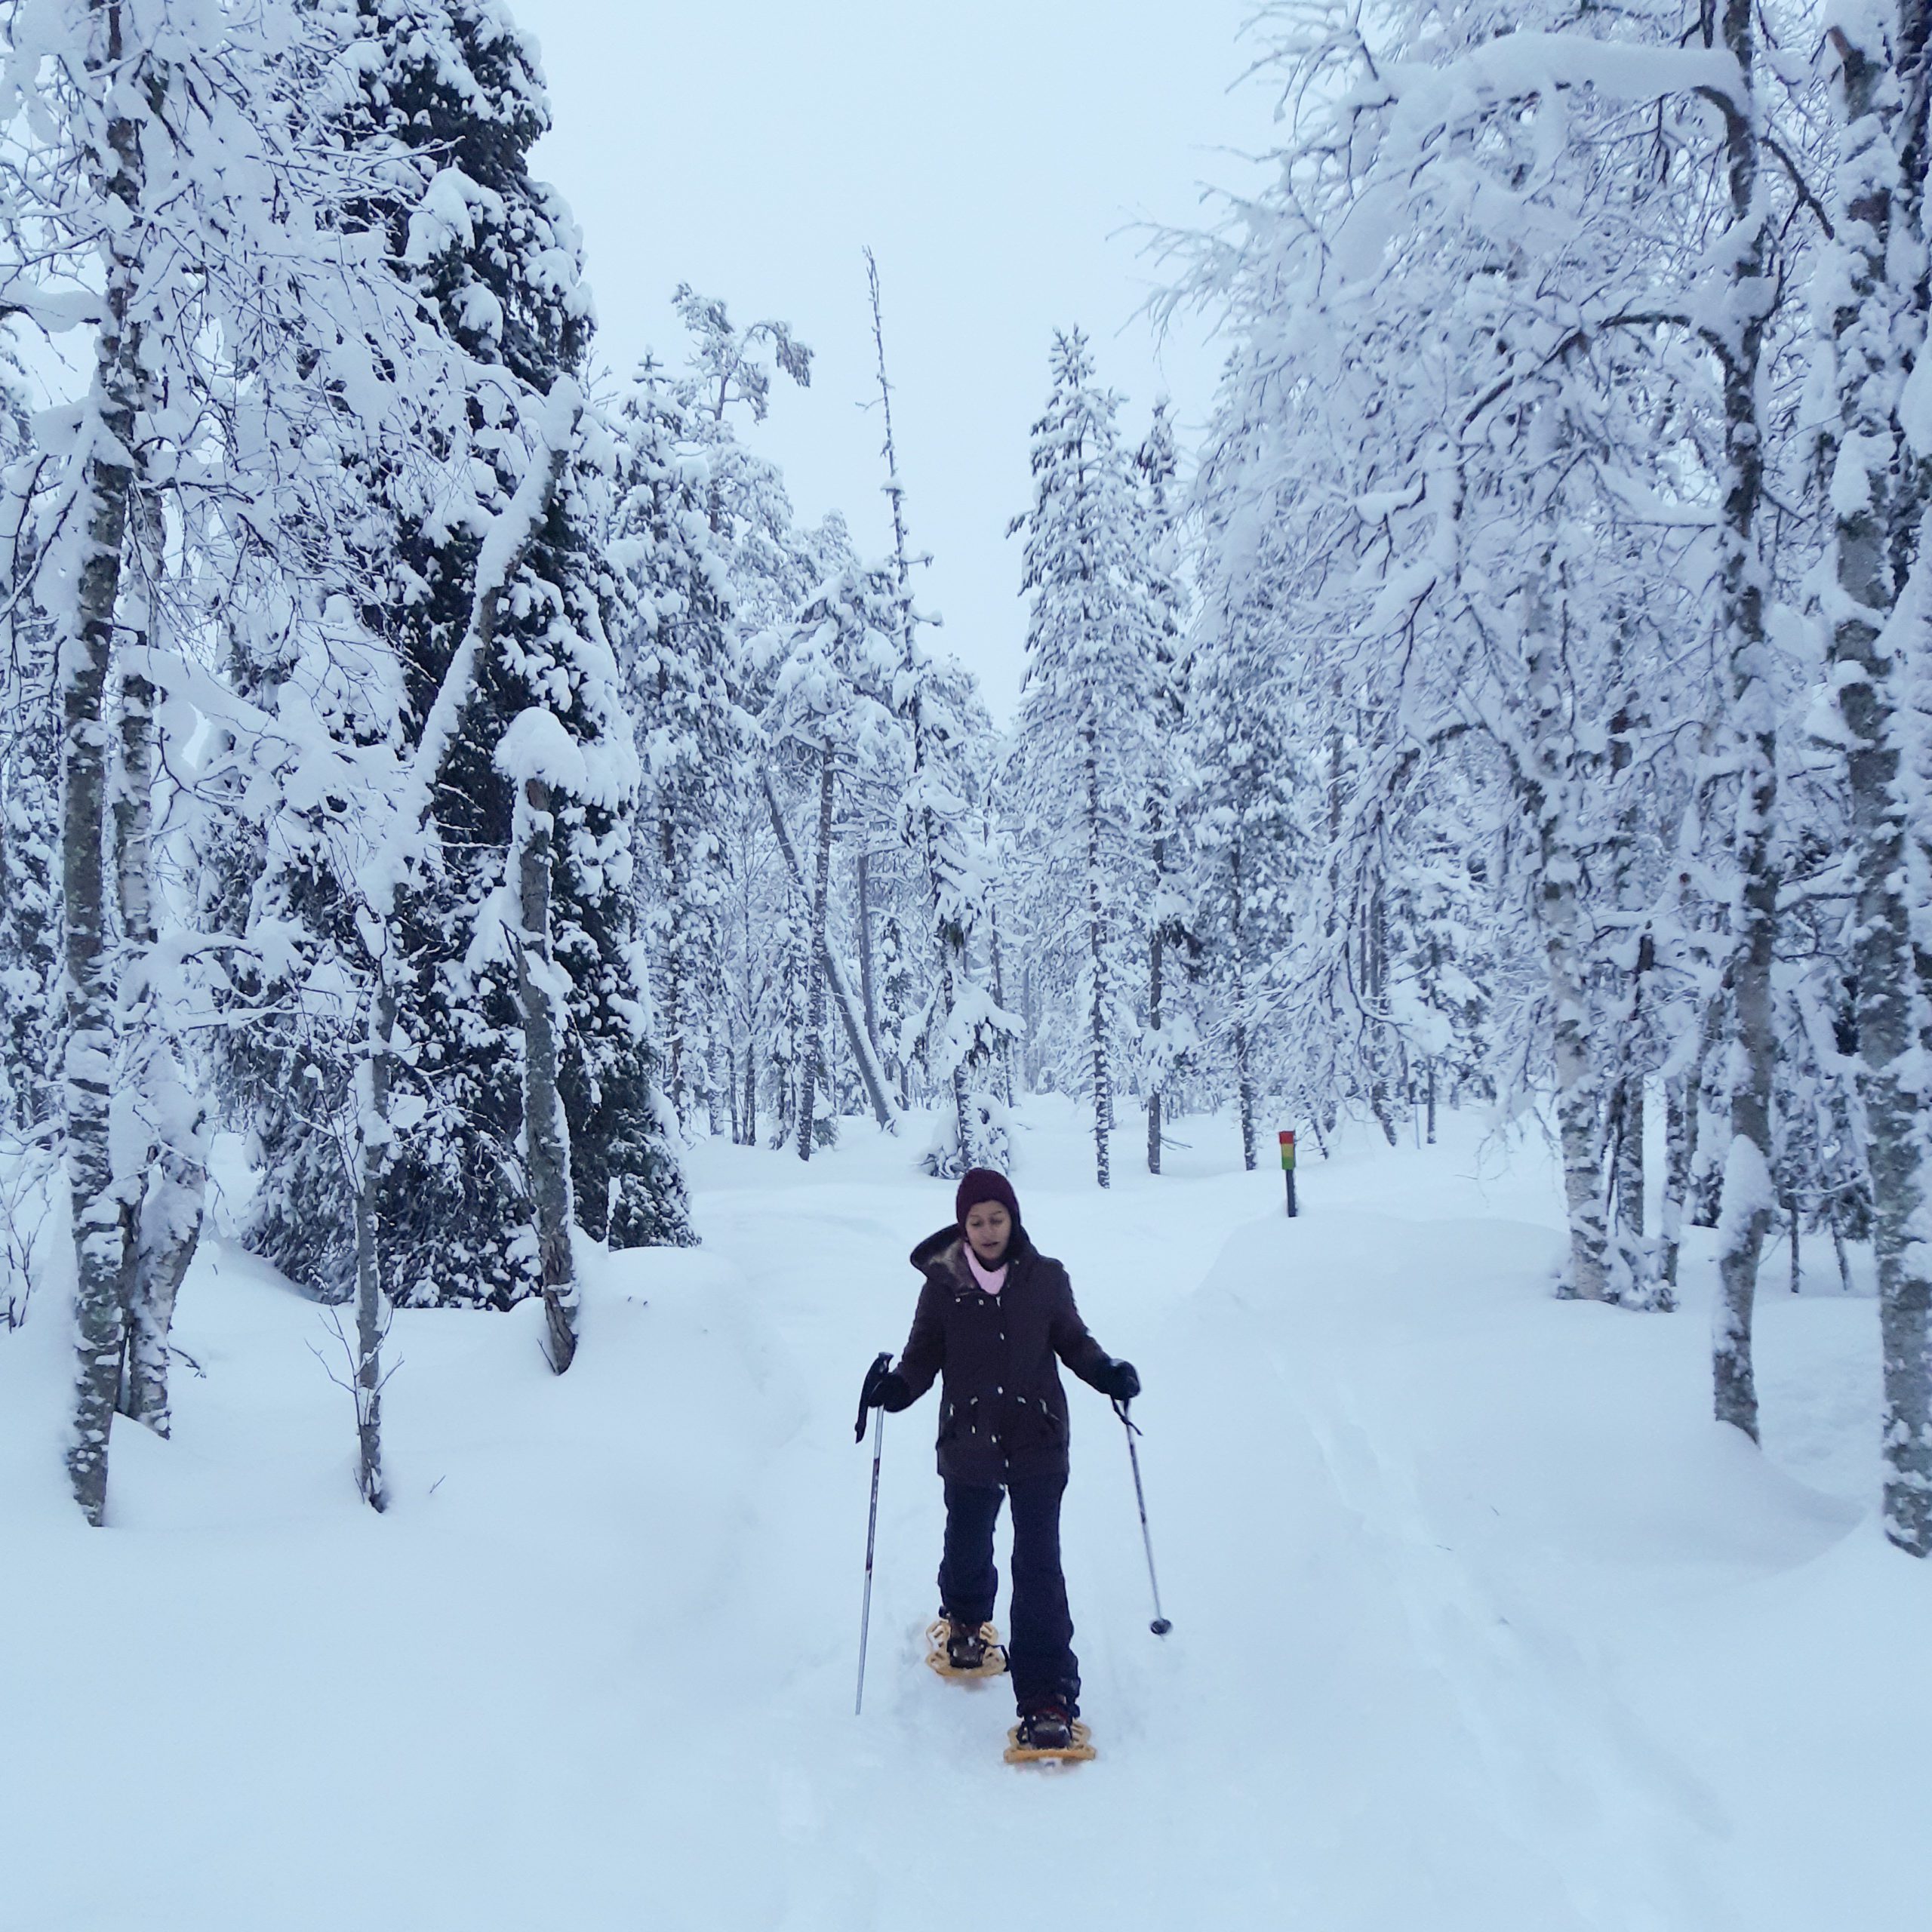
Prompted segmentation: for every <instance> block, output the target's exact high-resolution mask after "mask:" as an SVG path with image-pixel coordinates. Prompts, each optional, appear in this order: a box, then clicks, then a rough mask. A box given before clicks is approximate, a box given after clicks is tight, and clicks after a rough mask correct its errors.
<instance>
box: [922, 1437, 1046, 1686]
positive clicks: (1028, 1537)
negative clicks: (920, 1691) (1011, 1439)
mask: <svg viewBox="0 0 1932 1932" xmlns="http://www.w3.org/2000/svg"><path fill="white" fill-rule="evenodd" d="M1002 1494H1004V1495H1008V1496H1011V1497H1012V1499H1013V1603H1012V1625H1013V1627H1012V1629H1011V1632H1009V1633H1008V1642H1007V1646H1006V1657H1007V1667H1008V1669H1009V1670H1010V1671H1011V1672H1012V1675H1013V1696H1014V1702H1015V1703H1017V1704H1018V1706H1020V1709H1022V1710H1025V1709H1026V1708H1027V1706H1029V1704H1031V1703H1033V1702H1035V1700H1038V1699H1039V1698H1041V1697H1051V1696H1052V1695H1053V1694H1054V1693H1056V1692H1057V1693H1058V1694H1060V1696H1062V1697H1065V1698H1066V1701H1067V1704H1068V1706H1069V1709H1073V1710H1075V1711H1077V1710H1078V1709H1079V1706H1080V1662H1079V1660H1078V1658H1077V1657H1075V1655H1074V1654H1073V1618H1072V1614H1070V1613H1069V1611H1068V1609H1067V1607H1066V1578H1065V1577H1063V1576H1062V1575H1061V1574H1060V1498H1061V1497H1063V1495H1064V1494H1066V1478H1065V1477H1064V1476H1058V1475H1056V1476H1050V1477H1048V1478H1046V1479H1045V1480H1044V1481H1019V1482H1014V1483H1009V1484H1008V1485H1007V1487H1006V1488H1005V1489H1004V1491H1001V1490H999V1489H997V1488H987V1489H983V1488H981V1487H979V1486H978V1485H977V1484H971V1483H960V1482H949V1483H948V1484H946V1553H945V1555H944V1556H943V1558H942V1559H941V1561H940V1566H939V1600H940V1604H941V1605H942V1607H943V1608H944V1610H945V1611H946V1614H947V1615H948V1616H949V1617H953V1618H955V1619H956V1620H958V1621H959V1622H960V1623H985V1622H986V1621H987V1620H988V1619H989V1618H990V1617H992V1614H993V1598H995V1596H996V1595H998V1591H999V1572H998V1571H997V1570H996V1569H995V1568H994V1567H993V1524H995V1522H996V1521H998V1518H999V1503H1000V1497H1001V1495H1002Z"/></svg>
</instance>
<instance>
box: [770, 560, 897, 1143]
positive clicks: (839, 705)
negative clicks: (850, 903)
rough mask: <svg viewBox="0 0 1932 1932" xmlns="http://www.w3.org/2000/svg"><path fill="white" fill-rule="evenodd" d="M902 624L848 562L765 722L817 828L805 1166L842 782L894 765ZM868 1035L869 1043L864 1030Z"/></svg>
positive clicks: (873, 582)
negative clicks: (788, 758)
mask: <svg viewBox="0 0 1932 1932" xmlns="http://www.w3.org/2000/svg"><path fill="white" fill-rule="evenodd" d="M897 619H898V604H897V593H896V586H895V580H894V575H893V573H892V572H891V570H890V569H889V568H884V567H880V566H870V567H869V566H866V565H862V564H860V563H859V562H858V561H856V560H855V559H849V558H848V560H847V561H845V562H844V564H843V565H842V566H841V568H840V569H839V570H838V573H837V574H836V575H835V576H834V577H832V578H830V579H829V580H828V581H827V582H826V584H825V585H824V586H823V588H822V589H820V592H819V593H818V594H817V596H815V597H814V598H813V599H812V600H811V602H810V603H809V604H808V605H806V607H805V608H804V611H802V612H801V614H800V615H799V618H798V623H797V624H796V625H795V626H794V627H793V628H792V632H790V634H789V636H788V637H787V638H786V642H785V647H784V652H783V659H782V661H781V662H780V664H779V666H778V668H777V674H776V676H775V678H774V681H773V689H772V700H771V707H770V709H769V711H768V714H767V716H766V718H765V721H764V736H765V738H766V740H767V742H768V744H769V745H770V746H771V748H772V749H773V751H774V753H782V752H788V751H789V752H790V753H791V754H792V756H793V757H794V758H796V759H798V761H801V762H802V764H804V767H805V768H806V771H807V772H808V775H809V782H808V786H807V791H808V795H809V796H810V797H811V800H812V811H811V817H812V819H813V821H814V832H813V835H812V842H811V854H812V857H811V875H810V881H809V889H810V907H811V910H810V914H809V918H810V927H809V930H808V934H807V937H806V941H805V958H804V1010H803V1012H802V1014H801V1015H800V1016H799V1023H800V1024H801V1026H802V1028H803V1029H804V1030H803V1034H802V1047H803V1053H802V1056H801V1060H800V1063H799V1066H798V1078H797V1089H796V1091H797V1096H798V1105H797V1121H796V1135H797V1143H798V1158H800V1159H801V1160H809V1159H811V1152H812V1147H813V1144H814V1127H815V1125H816V1124H817V1099H818V1095H819V1094H820V1092H821V1091H829V1084H830V1083H829V1078H828V1075H827V1070H826V1041H825V1028H826V980H827V977H828V974H829V962H830V961H831V959H832V945H831V929H830V924H829V919H830V910H831V890H832V841H833V837H834V834H835V830H836V828H837V825H838V790H839V781H840V775H841V771H847V770H849V769H851V768H858V767H861V766H864V765H867V764H877V763H879V762H881V761H896V758H897V753H898V750H899V746H898V743H897V737H898V734H897V731H896V729H895V728H894V725H893V722H892V719H891V711H890V709H889V708H888V704H887V703H886V702H885V700H886V697H887V696H888V694H889V691H890V687H891V678H892V675H893V673H894V669H896V665H897V641H896V632H897ZM848 988H849V979H848ZM848 998H849V992H848ZM848 1030H849V1029H848ZM860 1033H861V1038H863V1029H860ZM854 1044H855V1046H856V1045H857V1044H858V1042H857V1041H855V1042H854ZM828 1124H829V1122H828Z"/></svg>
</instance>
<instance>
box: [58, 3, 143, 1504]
mask: <svg viewBox="0 0 1932 1932" xmlns="http://www.w3.org/2000/svg"><path fill="white" fill-rule="evenodd" d="M95 11H96V13H97V16H98V17H100V20H102V22H103V24H104V26H105V29H106V31H105V35H104V39H105V46H104V48H103V54H102V56H101V57H97V58H91V59H90V60H89V62H88V78H89V81H90V82H97V83H99V84H100V85H102V87H103V88H106V86H107V85H109V80H110V75H111V77H112V83H111V84H112V85H115V86H118V87H127V88H134V87H137V86H138V85H140V81H139V79H138V78H137V76H135V75H130V74H127V73H125V72H120V71H119V69H121V66H122V62H123V60H124V59H125V50H124V48H123V47H122V42H121V24H120V16H119V12H118V9H116V8H109V7H106V6H99V7H97V8H96V9H95ZM93 161H94V165H95V166H96V168H97V169H98V171H99V174H100V187H101V190H102V192H103V197H104V198H106V200H107V201H108V202H109V203H110V204H118V219H117V220H115V221H114V222H112V223H109V224H108V226H107V233H108V240H107V243H106V251H107V263H106V281H105V286H104V289H103V295H104V298H105V299H104V302H103V318H102V321H101V323H100V328H99V331H98V332H97V335H96V337H95V341H94V382H93V386H92V389H91V393H90V395H89V396H88V401H87V404H86V405H85V410H84V411H83V422H82V434H83V435H88V454H87V456H86V457H85V458H84V459H83V466H82V475H81V477H80V478H79V488H78V490H77V491H76V493H75V496H76V500H75V506H74V515H75V518H76V520H77V522H78V525H79V528H80V532H81V534H80V537H79V541H78V551H79V556H78V582H77V583H76V585H75V598H74V604H73V607H72V617H71V619H70V620H69V635H67V636H66V638H64V639H63V646H64V648H63V650H62V652H61V668H62V672H63V678H62V694H61V708H62V733H63V735H62V747H61V751H62V772H61V784H62V794H61V882H62V888H63V913H62V918H63V928H62V942H63V964H64V966H65V968H66V985H67V1001H68V1033H67V1050H66V1068H65V1093H66V1142H67V1174H68V1188H69V1195H70V1198H71V1200H72V1215H73V1229H74V1247H75V1262H76V1266H77V1272H78V1280H77V1283H76V1294H75V1317H76V1326H77V1331H78V1334H77V1364H76V1367H77V1374H76V1377H75V1399H74V1435H73V1440H72V1445H71V1447H70V1448H69V1451H68V1457H67V1469H68V1474H69V1478H70V1479H71V1481H72V1487H73V1493H74V1500H75V1502H76V1503H78V1504H79V1505H80V1506H81V1508H82V1511H83V1512H85V1515H86V1516H87V1519H88V1521H89V1522H90V1523H91V1524H94V1525H96V1526H97V1527H98V1526H99V1525H100V1524H102V1523H103V1522H104V1521H106V1514H107V1465H108V1447H109V1435H110V1432H111V1431H112V1426H113V1417H114V1411H115V1402H116V1398H117V1397H118V1392H119V1386H120V1380H121V1369H122V1352H123V1345H124V1337H125V1314H124V1311H123V1308H122V1299H121V1296H122V1256H123V1251H124V1246H125V1238H124V1232H123V1226H122V1201H121V1199H120V1198H119V1191H118V1186H117V1177H116V1175H115V1171H114V1161H113V1149H112V1139H111V1136H110V1134H109V1120H108V1080H109V1072H110V1069H111V1068H112V1063H113V1053H114V1031H115V1028H114V1004H115V1001H114V987H113V983H112V963H111V961H110V958H109V952H108V949H107V900H106V872H105V864H104V855H103V844H104V839H103V830H104V826H105V823H106V821H105V817H104V812H105V808H106V787H107V737H108V732H107V724H106V717H105V715H104V706H105V700H106V689H107V669H108V661H109V654H110V652H111V651H112V645H113V638H114V623H115V616H116V607H117V605H118V601H119V598H120V593H121V572H122V550H123V548H124V546H125V543H126V540H127V534H128V497H129V493H130V491H131V488H132V485H133V481H134V471H133V466H132V460H131V457H130V455H129V452H131V451H132V450H133V449H134V418H135V411H136V408H137V402H138V399H139V395H140V374H139V371H138V368H137V361H136V358H135V356H134V354H133V353H132V352H131V351H132V349H133V348H134V343H132V342H131V340H129V337H128V309H129V305H130V302H131V298H132V296H133V293H134V286H135V283H136V281H137V278H138V274H139V263H138V261H137V258H136V256H135V255H134V253H133V252H132V251H134V250H136V249H137V248H139V247H140V245H141V244H142V240H143V234H142V226H141V221H140V205H141V202H142V198H143V193H144V191H145V178H144V172H143V163H142V158H141V150H140V134H139V131H138V130H137V128H136V126H135V125H134V122H132V121H131V120H129V119H128V118H125V117H124V116H116V117H115V118H112V119H110V120H109V122H108V124H107V137H106V146H105V148H104V149H103V150H101V151H100V152H97V154H95V155H94V157H93ZM90 431H91V435H89V434H88V432H90Z"/></svg>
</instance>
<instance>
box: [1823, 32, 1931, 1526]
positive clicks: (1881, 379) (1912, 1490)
mask: <svg viewBox="0 0 1932 1932" xmlns="http://www.w3.org/2000/svg"><path fill="white" fill-rule="evenodd" d="M1829 19H1830V28H1829V45H1830V49H1831V54H1832V59H1833V62H1834V65H1835V75H1834V81H1835V106H1836V109H1837V118H1838V133H1839V141H1840V147H1841V154H1840V158H1839V162H1838V172H1837V175H1836V177H1835V181H1834V184H1833V194H1832V214H1833V217H1834V221H1835V242H1834V245H1833V248H1832V256H1831V269H1832V272H1831V273H1830V274H1829V275H1828V276H1827V277H1826V278H1825V280H1824V281H1823V288H1824V289H1825V291H1826V301H1825V303H1823V304H1822V305H1821V306H1824V307H1825V308H1826V311H1827V312H1826V313H1825V314H1823V315H1821V316H1820V325H1821V327H1820V334H1821V337H1823V341H1824V343H1825V345H1826V354H1827V355H1828V357H1829V364H1828V374H1829V389H1830V392H1831V394H1832V396H1833V398H1834V400H1835V404H1836V417H1835V421H1834V423H1833V425H1832V436H1831V438H1830V443H1831V445H1832V447H1831V448H1830V450H1829V456H1830V458H1831V493H1830V494H1831V506H1832V517H1833V529H1832V589H1831V594H1830V595H1829V596H1828V598H1827V599H1826V615H1827V617H1828V620H1829V623H1830V626H1831V638H1830V645H1831V659H1832V672H1833V675H1832V681H1831V683H1832V691H1833V693H1834V694H1835V699H1836V709H1837V715H1838V722H1839V726H1840V731H1841V743H1842V745H1843V746H1844V754H1845V762H1846V771H1847V778H1848V781H1849V786H1850V796H1851V804H1852V812H1853V817H1854V823H1855V826H1856V828H1857V859H1858V933H1859V937H1858V940H1857V948H1856V953H1855V969H1854V970H1855V972H1856V975H1857V988H1858V995H1857V1059H1858V1068H1859V1084H1860V1089H1861V1091H1862V1093H1863V1099H1864V1105H1865V1111H1866V1118H1867V1121H1868V1122H1869V1137H1870V1161H1871V1186H1872V1233H1873V1246H1874V1248H1875V1253H1876V1257H1877V1261H1878V1296H1879V1331H1880V1337H1881V1344H1882V1352H1883V1358H1884V1408H1883V1420H1882V1428H1881V1441H1882V1444H1883V1448H1884V1459H1885V1493H1884V1524H1885V1534H1887V1536H1888V1537H1890V1539H1891V1540H1892V1541H1893V1542H1894V1543H1896V1544H1897V1545H1898V1546H1899V1547H1900V1549H1905V1550H1907V1551H1909V1552H1910V1553H1911V1554H1912V1555H1915V1556H1921V1557H1922V1556H1926V1555H1932V1326H1928V1324H1932V1106H1928V1105H1927V1091H1926V1082H1927V1069H1928V1068H1932V943H1928V940H1927V907H1928V906H1932V754H1929V753H1928V746H1932V648H1928V646H1927V614H1928V603H1927V598H1928V587H1927V582H1926V571H1927V559H1926V557H1925V555H1924V547H1923V533H1924V523H1925V518H1926V515H1927V509H1928V506H1932V415H1928V413H1927V410H1926V407H1925V401H1924V387H1925V383H1926V380H1927V367H1926V365H1925V363H1924V361H1923V359H1922V358H1923V357H1924V352H1925V344H1926V331H1927V293H1926V268H1925V263H1926V256H1927V244H1928V237H1927V233H1926V229H1925V223H1926V203H1925V171H1926V162H1927V138H1928V135H1927V55H1928V40H1929V39H1932V20H1928V15H1927V9H1926V8H1925V7H1924V5H1922V4H1920V0H1906V4H1904V5H1900V6H1897V7H1896V8H1894V7H1890V6H1885V5H1879V6H1875V7H1857V8H1853V7H1834V8H1832V9H1831V10H1830V11H1829Z"/></svg>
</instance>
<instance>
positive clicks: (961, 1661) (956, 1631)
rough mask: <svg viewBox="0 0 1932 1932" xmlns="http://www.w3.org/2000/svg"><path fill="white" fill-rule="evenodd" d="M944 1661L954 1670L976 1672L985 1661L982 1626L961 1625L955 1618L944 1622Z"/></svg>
mask: <svg viewBox="0 0 1932 1932" xmlns="http://www.w3.org/2000/svg"><path fill="white" fill-rule="evenodd" d="M946 1662H947V1663H949V1664H950V1665H951V1666H952V1668H953V1669H955V1670H977V1669H980V1667H981V1666H983V1664H984V1663H986V1631H985V1629H984V1627H983V1626H982V1625H980V1624H977V1623H961V1621H960V1620H959V1619H958V1617H947V1619H946Z"/></svg>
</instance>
